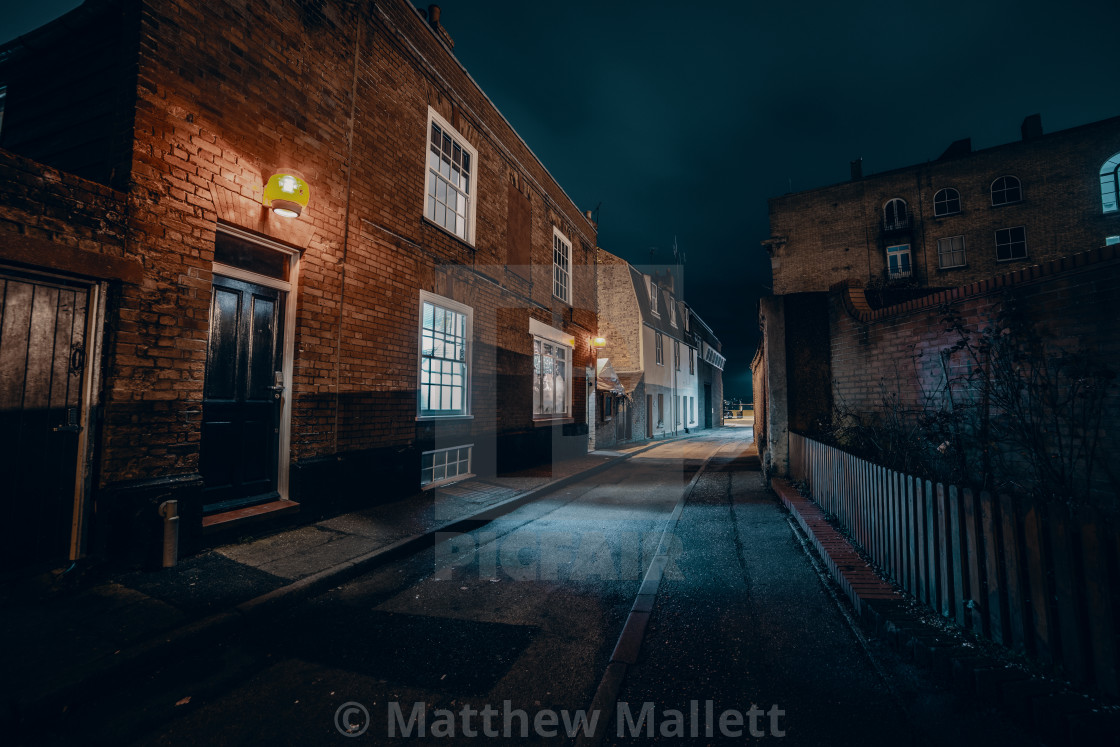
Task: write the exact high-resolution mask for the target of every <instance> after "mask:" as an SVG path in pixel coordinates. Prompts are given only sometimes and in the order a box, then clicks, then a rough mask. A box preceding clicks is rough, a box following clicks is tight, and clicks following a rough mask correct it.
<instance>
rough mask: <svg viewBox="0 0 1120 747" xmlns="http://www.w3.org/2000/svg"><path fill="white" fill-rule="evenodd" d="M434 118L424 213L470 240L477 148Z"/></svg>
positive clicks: (431, 126) (429, 141) (430, 138)
mask: <svg viewBox="0 0 1120 747" xmlns="http://www.w3.org/2000/svg"><path fill="white" fill-rule="evenodd" d="M432 116H433V119H432V121H431V125H430V127H429V130H428V179H427V182H428V186H427V200H426V204H425V208H424V215H426V216H427V217H428V219H429V220H431V221H433V222H435V223H436V224H437V225H439V226H441V227H442V228H445V229H447V230H448V231H450V232H451V233H453V234H455V235H456V236H458V237H459V238H461V239H463V240H464V241H470V240H471V236H470V230H471V209H472V206H471V195H472V192H473V190H472V184H471V180H472V179H473V174H474V172H473V171H472V165H473V162H474V161H473V155H474V149H473V148H471V147H470V146H469V145H467V144H466V141H465V140H462V139H461V138H460V137H459V134H458V133H456V132H454V131H453V130H451V128H450V127H449V126H448V125H447V124H446V123H443V122H441V121H439V120H437V119H435V114H434V113H433V115H432Z"/></svg>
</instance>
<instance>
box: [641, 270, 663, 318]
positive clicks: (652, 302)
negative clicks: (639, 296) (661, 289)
mask: <svg viewBox="0 0 1120 747" xmlns="http://www.w3.org/2000/svg"><path fill="white" fill-rule="evenodd" d="M642 277H644V278H645V279H646V295H648V296H649V313H651V314H653V315H654V316H655V317H657V318H658V319H660V318H661V312H659V311H658V310H657V284H656V283H654V282H653V277H652V276H651V275H643V276H642Z"/></svg>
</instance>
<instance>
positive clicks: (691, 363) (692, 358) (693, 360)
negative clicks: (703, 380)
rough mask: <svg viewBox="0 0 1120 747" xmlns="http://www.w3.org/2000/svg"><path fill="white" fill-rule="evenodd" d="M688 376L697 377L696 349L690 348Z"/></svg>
mask: <svg viewBox="0 0 1120 747" xmlns="http://www.w3.org/2000/svg"><path fill="white" fill-rule="evenodd" d="M688 375H689V376H695V375H696V348H694V347H692V346H691V345H689V346H688Z"/></svg>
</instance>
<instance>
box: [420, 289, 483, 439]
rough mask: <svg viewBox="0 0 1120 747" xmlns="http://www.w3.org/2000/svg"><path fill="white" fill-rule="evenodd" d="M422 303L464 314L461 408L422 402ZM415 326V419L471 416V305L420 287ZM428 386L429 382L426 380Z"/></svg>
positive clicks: (472, 334) (472, 345)
mask: <svg viewBox="0 0 1120 747" xmlns="http://www.w3.org/2000/svg"><path fill="white" fill-rule="evenodd" d="M424 304H431V305H432V306H435V307H436V308H438V309H443V310H444V311H450V312H453V313H456V314H461V315H463V316H465V317H466V325H465V330H464V331H465V334H464V341H463V345H464V347H465V351H464V360H463V368H464V371H463V407H462V411H461V412H443V411H434V410H428V411H425V410H424V408H423V406H422V402H423V394H422V392H423V387H424V386H425V385H424V359H425V357H432V358H434V356H425V355H424ZM416 326H417V344H416V359H417V361H416V419H417V420H450V419H456V418H457V419H465V418H471V417H473V415H472V414H471V388H472V387H471V382H472V369H473V366H472V365H471V358H472V356H473V351H474V309H473V308H471V307H470V306H468V305H466V304H464V303H460V302H459V301H456V300H454V299H451V298H446V297H444V296H439V295H436V294H435V293H429V292H428V291H425V290H421V291H420V298H419V319H418V320H417V322H416ZM429 386H431V385H430V384H429Z"/></svg>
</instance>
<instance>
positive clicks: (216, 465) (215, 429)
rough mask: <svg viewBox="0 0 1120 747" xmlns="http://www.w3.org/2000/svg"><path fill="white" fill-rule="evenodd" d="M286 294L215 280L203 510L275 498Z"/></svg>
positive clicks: (204, 427) (204, 407) (205, 402)
mask: <svg viewBox="0 0 1120 747" xmlns="http://www.w3.org/2000/svg"><path fill="white" fill-rule="evenodd" d="M283 298H284V292H283V291H280V290H276V289H274V288H267V287H265V286H261V285H256V284H253V283H248V282H244V281H241V280H234V279H232V278H227V277H223V276H221V275H215V276H214V294H213V299H212V301H211V306H210V338H209V342H208V347H207V355H206V382H205V385H204V388H203V390H204V399H203V403H202V444H201V454H200V457H199V471H200V472H201V473H202V477H203V480H204V482H205V493H206V495H205V498H204V501H203V502H204V510H206V511H210V512H213V511H219V510H227V509H230V508H236V507H240V506H246V505H250V504H252V503H259V502H262V501H267V500H272V499H274V498H276V497H277V496H278V493H277V491H276V488H277V464H278V451H279V447H280V436H279V426H280V418H279V415H280V397H279V394H278V393H277V392H274V390H273V385H274V383H275V378H274V377H275V375H276V372H277V371H280V370H281V369H282V366H281V361H282V355H283V347H284V346H283V343H282V336H283V318H282V316H283V305H284V304H283Z"/></svg>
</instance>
